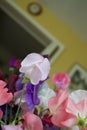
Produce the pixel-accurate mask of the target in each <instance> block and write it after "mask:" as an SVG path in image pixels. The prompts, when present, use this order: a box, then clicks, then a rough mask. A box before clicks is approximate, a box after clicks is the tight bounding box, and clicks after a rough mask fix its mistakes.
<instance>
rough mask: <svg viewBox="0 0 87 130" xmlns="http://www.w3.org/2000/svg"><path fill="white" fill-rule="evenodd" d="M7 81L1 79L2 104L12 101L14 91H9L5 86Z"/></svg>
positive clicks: (0, 95) (0, 93)
mask: <svg viewBox="0 0 87 130" xmlns="http://www.w3.org/2000/svg"><path fill="white" fill-rule="evenodd" d="M5 86H6V82H4V81H2V80H0V106H1V105H4V104H6V103H8V102H10V101H11V100H12V98H13V95H12V93H10V92H9V93H8V88H5Z"/></svg>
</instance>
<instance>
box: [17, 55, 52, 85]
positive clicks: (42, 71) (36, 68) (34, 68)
mask: <svg viewBox="0 0 87 130" xmlns="http://www.w3.org/2000/svg"><path fill="white" fill-rule="evenodd" d="M19 71H20V72H22V73H24V75H25V77H28V78H29V79H30V81H31V83H32V84H34V85H36V84H38V83H39V81H43V80H45V79H46V78H47V77H48V74H49V71H50V62H49V60H48V58H46V57H43V56H42V55H40V54H38V53H30V54H29V55H27V56H26V57H25V58H24V60H23V61H22V62H21V67H20V69H19Z"/></svg>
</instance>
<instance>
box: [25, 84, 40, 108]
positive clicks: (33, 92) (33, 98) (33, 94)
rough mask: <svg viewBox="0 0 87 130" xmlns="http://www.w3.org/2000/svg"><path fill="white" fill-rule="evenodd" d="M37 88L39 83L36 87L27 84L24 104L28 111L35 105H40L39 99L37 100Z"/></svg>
mask: <svg viewBox="0 0 87 130" xmlns="http://www.w3.org/2000/svg"><path fill="white" fill-rule="evenodd" d="M39 87H40V83H39V84H37V85H33V84H31V83H27V86H26V102H27V105H28V107H29V109H30V110H32V109H33V108H34V106H35V105H38V104H39V103H40V99H39V98H38V90H39Z"/></svg>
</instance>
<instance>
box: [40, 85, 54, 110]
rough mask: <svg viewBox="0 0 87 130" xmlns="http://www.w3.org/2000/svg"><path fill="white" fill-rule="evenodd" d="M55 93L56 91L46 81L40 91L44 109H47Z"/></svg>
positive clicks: (41, 103) (41, 104)
mask: <svg viewBox="0 0 87 130" xmlns="http://www.w3.org/2000/svg"><path fill="white" fill-rule="evenodd" d="M55 95H56V93H55V92H54V91H53V90H52V89H51V88H49V86H48V84H47V83H46V82H45V83H44V84H43V86H42V87H41V88H40V90H39V93H38V97H39V99H40V104H39V106H41V107H42V108H43V109H47V108H48V100H49V99H50V98H51V97H53V96H55Z"/></svg>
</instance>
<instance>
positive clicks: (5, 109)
mask: <svg viewBox="0 0 87 130" xmlns="http://www.w3.org/2000/svg"><path fill="white" fill-rule="evenodd" d="M9 66H10V67H9V74H8V75H7V74H6V75H4V74H3V73H2V71H0V129H1V130H59V129H60V128H61V129H65V128H66V129H70V130H87V91H86V90H75V91H73V92H70V91H69V87H70V77H69V76H68V74H67V73H64V72H59V73H56V74H54V75H53V77H52V82H53V84H54V86H55V87H54V89H52V88H50V87H49V85H48V84H47V82H46V81H47V80H48V79H49V78H50V77H49V72H50V61H49V59H48V56H47V55H41V54H38V53H30V54H28V55H27V56H26V57H25V58H24V59H23V60H22V61H21V60H20V59H16V58H15V57H13V58H12V59H11V60H10V61H9Z"/></svg>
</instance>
